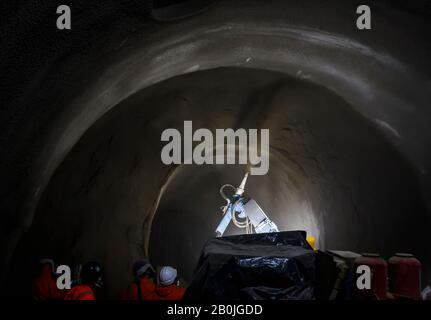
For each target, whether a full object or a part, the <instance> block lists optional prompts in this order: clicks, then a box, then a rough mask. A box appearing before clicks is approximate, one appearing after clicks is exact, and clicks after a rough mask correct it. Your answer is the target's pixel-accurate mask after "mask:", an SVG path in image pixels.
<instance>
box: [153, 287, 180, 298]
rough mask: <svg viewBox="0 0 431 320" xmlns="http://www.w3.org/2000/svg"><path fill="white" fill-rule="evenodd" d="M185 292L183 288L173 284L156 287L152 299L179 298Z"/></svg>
mask: <svg viewBox="0 0 431 320" xmlns="http://www.w3.org/2000/svg"><path fill="white" fill-rule="evenodd" d="M185 292H186V289H185V288H180V287H178V286H177V285H175V284H172V285H170V286H166V287H158V288H157V289H156V292H155V293H156V294H155V297H154V298H153V299H152V300H181V299H182V298H183V295H184V293H185Z"/></svg>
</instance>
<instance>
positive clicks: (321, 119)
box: [19, 68, 427, 296]
mask: <svg viewBox="0 0 431 320" xmlns="http://www.w3.org/2000/svg"><path fill="white" fill-rule="evenodd" d="M184 120H192V121H193V125H194V126H195V128H196V129H197V128H201V127H204V128H209V129H211V130H215V129H216V128H235V129H236V128H246V129H248V128H269V129H270V170H269V172H268V174H267V175H264V176H252V177H250V179H249V184H248V186H247V191H248V194H250V195H251V196H252V197H253V198H255V199H256V200H257V201H258V202H259V203H260V205H261V206H262V207H263V208H264V209H265V211H266V212H267V214H268V215H269V216H270V217H271V219H274V221H275V222H276V223H277V225H278V227H279V228H280V229H281V230H293V229H301V230H302V229H304V230H307V231H308V232H309V233H310V234H312V235H314V236H315V237H317V239H318V245H319V247H320V248H322V249H323V248H325V247H326V248H336V249H346V250H347V249H350V250H358V251H376V252H381V253H382V254H385V255H390V254H391V253H392V252H394V251H397V250H398V251H399V250H402V251H406V250H407V251H408V250H409V248H414V250H415V253H416V254H417V255H419V256H421V257H424V258H425V256H426V255H425V252H424V249H423V248H422V244H423V243H424V242H425V241H426V240H425V238H424V235H425V233H426V221H427V219H426V216H425V208H424V206H423V203H422V199H421V197H420V187H419V185H418V181H417V180H416V178H415V173H414V170H413V169H412V168H411V167H410V166H409V165H408V164H407V163H406V161H405V160H404V159H403V158H402V157H401V156H400V155H399V154H398V152H397V151H395V149H394V148H393V147H391V145H390V144H389V143H388V141H387V139H386V138H385V137H384V135H383V134H381V133H380V132H379V130H378V128H376V127H375V126H374V125H373V123H372V122H370V121H368V120H366V119H365V118H364V117H362V116H361V115H359V114H358V113H357V112H355V111H354V110H353V108H352V106H351V105H349V104H348V103H347V102H346V101H344V100H343V99H341V98H340V97H338V96H337V95H336V94H334V93H333V92H332V91H329V90H327V89H325V88H323V87H321V86H317V85H315V84H313V83H312V82H310V81H308V80H304V79H298V78H295V77H289V76H286V75H284V74H281V73H276V72H270V71H264V70H258V69H250V68H218V69H212V70H207V71H200V72H194V73H189V74H187V75H182V76H178V77H174V78H171V79H169V80H166V81H164V82H161V83H159V84H156V85H154V86H151V87H149V88H147V89H144V90H142V91H140V92H138V93H136V94H135V95H133V96H131V97H130V98H128V99H126V100H125V101H123V102H122V103H121V104H119V105H118V107H116V108H115V109H113V110H112V111H111V112H109V113H108V114H106V115H105V116H104V117H103V118H101V119H100V120H99V121H97V122H96V123H95V124H94V125H93V126H92V127H91V128H90V129H89V130H88V131H87V132H86V134H85V135H84V136H83V137H82V138H81V139H80V141H79V142H78V144H77V145H76V146H75V147H74V148H73V150H72V151H71V152H70V153H69V154H68V156H67V157H66V159H65V160H64V162H63V164H62V165H61V166H60V167H59V168H58V169H57V171H56V173H55V175H54V177H53V178H52V179H51V182H50V184H49V187H48V189H47V190H46V191H45V193H44V196H43V199H42V201H41V203H40V205H39V208H38V211H37V213H36V216H35V220H34V222H33V224H32V227H31V228H30V232H29V233H28V234H27V236H26V239H28V240H24V241H23V242H22V248H21V249H20V254H19V256H23V257H28V258H31V259H36V257H37V256H40V255H43V254H49V255H52V256H56V257H60V258H61V259H64V260H66V261H68V263H70V264H72V265H73V264H77V263H79V261H85V260H89V259H92V258H93V259H94V258H97V260H99V261H101V262H102V263H103V265H104V266H106V267H105V271H106V274H107V278H108V279H110V284H109V286H110V288H108V290H109V291H110V293H111V294H113V295H114V296H115V294H114V293H116V294H117V295H118V293H119V290H120V289H121V288H123V287H124V286H125V285H126V283H127V281H128V278H129V272H128V268H130V266H131V264H132V263H133V261H134V260H136V259H137V258H139V256H141V255H143V254H145V255H149V256H150V258H151V260H152V261H153V263H155V264H157V265H162V264H172V265H175V266H179V267H180V268H179V269H180V270H181V271H182V275H183V276H184V277H185V279H186V280H190V279H191V276H192V272H193V268H194V266H195V264H196V262H197V259H198V255H199V252H200V249H201V247H202V245H203V244H204V242H205V241H206V240H207V239H209V238H210V237H212V236H213V233H214V229H215V227H216V226H217V224H218V221H219V219H220V217H221V216H220V213H219V207H220V205H222V204H223V199H222V198H221V197H219V195H218V189H219V188H220V186H221V185H222V184H224V183H234V184H235V183H236V182H237V181H239V180H240V179H241V176H242V174H243V173H244V171H245V168H244V166H240V165H234V166H232V165H215V166H210V165H208V166H206V165H204V166H199V165H181V166H178V167H172V166H166V165H164V164H163V163H161V161H160V150H161V147H162V145H163V144H162V142H161V141H160V136H161V133H162V131H163V130H164V129H165V128H178V129H179V130H180V131H182V130H183V129H182V126H183V121H184ZM410 211H414V212H416V218H415V220H410V219H409V214H407V212H410ZM389 220H392V221H397V223H394V224H393V225H391V228H390V230H387V229H386V222H387V221H389ZM59 226H67V229H64V228H59ZM410 230H415V232H418V233H419V234H420V236H417V237H416V238H414V239H412V238H410V237H409V234H410V232H411V231H410ZM238 231H240V230H235V229H234V228H231V229H230V230H228V233H227V234H231V233H232V232H233V233H238ZM382 234H384V237H382ZM400 236H401V237H402V238H403V241H400V240H399V239H400ZM410 250H412V249H410ZM22 264H23V265H25V263H22ZM111 290H112V291H111Z"/></svg>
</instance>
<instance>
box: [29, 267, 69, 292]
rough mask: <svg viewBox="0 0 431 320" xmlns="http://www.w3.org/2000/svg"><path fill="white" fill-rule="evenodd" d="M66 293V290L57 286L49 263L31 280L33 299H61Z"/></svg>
mask: <svg viewBox="0 0 431 320" xmlns="http://www.w3.org/2000/svg"><path fill="white" fill-rule="evenodd" d="M66 293H67V290H60V289H58V288H57V283H56V279H55V277H54V275H53V274H52V270H51V265H50V264H46V265H44V266H43V267H42V272H41V273H40V275H39V276H37V277H36V278H35V279H34V280H33V298H34V299H35V300H63V299H64V296H65V295H66Z"/></svg>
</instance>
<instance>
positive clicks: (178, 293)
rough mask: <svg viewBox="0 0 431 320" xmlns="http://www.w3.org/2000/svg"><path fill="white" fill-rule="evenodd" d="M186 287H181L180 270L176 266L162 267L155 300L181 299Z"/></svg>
mask: <svg viewBox="0 0 431 320" xmlns="http://www.w3.org/2000/svg"><path fill="white" fill-rule="evenodd" d="M185 291H186V289H185V288H180V287H179V280H178V272H177V270H176V269H175V268H173V267H170V266H166V267H163V268H162V269H160V273H159V286H158V287H157V289H156V292H155V293H156V295H155V297H153V300H181V299H182V298H183V296H184V293H185Z"/></svg>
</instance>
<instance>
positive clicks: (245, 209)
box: [216, 172, 278, 237]
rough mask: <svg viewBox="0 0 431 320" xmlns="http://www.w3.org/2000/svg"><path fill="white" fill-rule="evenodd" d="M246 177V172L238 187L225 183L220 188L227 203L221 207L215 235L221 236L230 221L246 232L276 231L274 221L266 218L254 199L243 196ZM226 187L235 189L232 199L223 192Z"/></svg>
mask: <svg viewBox="0 0 431 320" xmlns="http://www.w3.org/2000/svg"><path fill="white" fill-rule="evenodd" d="M247 178H248V172H247V173H246V174H245V175H244V178H243V179H242V181H241V184H240V185H239V187H238V188H235V187H234V186H232V185H230V184H225V185H223V186H222V187H221V188H220V194H221V196H222V197H223V198H224V199H225V200H226V202H227V204H226V206H223V207H222V211H223V218H222V220H221V221H220V223H219V225H218V227H217V229H216V237H222V236H223V234H224V232H225V231H226V228H227V227H228V225H229V223H230V222H231V221H233V223H234V224H235V225H236V226H237V227H238V228H245V229H246V233H253V232H255V233H266V232H278V228H277V226H276V225H275V223H274V222H272V221H271V220H270V219H269V218H268V216H267V215H266V214H265V212H263V210H262V209H261V208H260V207H259V205H258V204H257V203H256V201H254V200H253V199H251V198H245V197H244V190H245V184H246V183H247ZM227 187H230V188H232V189H234V190H235V193H234V195H233V196H232V199H230V198H228V197H227V196H226V195H225V193H224V189H225V188H227Z"/></svg>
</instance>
